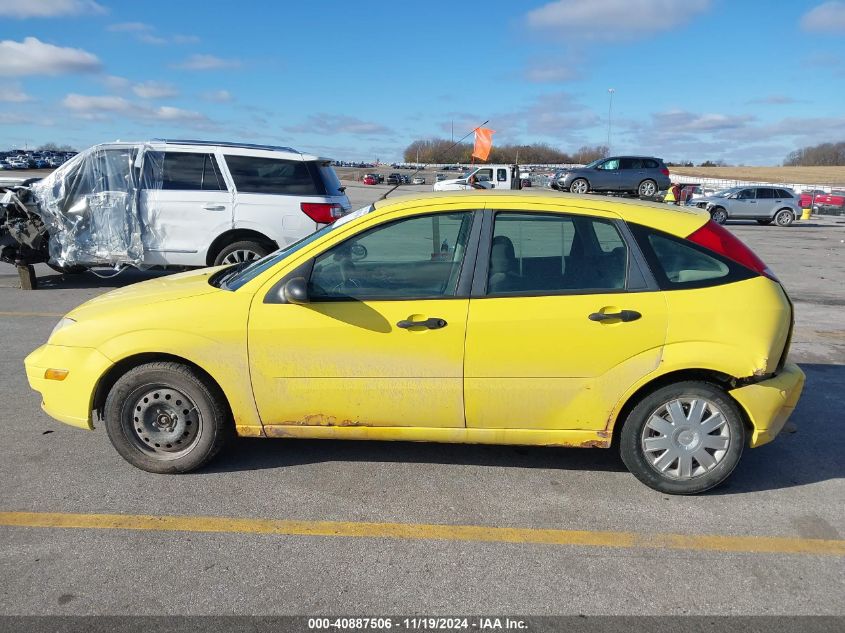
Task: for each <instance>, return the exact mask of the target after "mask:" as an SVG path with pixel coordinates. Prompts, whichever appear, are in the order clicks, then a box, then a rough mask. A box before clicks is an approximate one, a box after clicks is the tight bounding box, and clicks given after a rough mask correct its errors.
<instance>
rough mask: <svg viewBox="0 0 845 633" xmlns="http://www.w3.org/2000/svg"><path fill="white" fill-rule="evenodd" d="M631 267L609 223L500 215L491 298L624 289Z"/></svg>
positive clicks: (490, 272) (493, 252)
mask: <svg viewBox="0 0 845 633" xmlns="http://www.w3.org/2000/svg"><path fill="white" fill-rule="evenodd" d="M627 265H628V249H627V247H626V245H625V242H624V241H623V239H622V236H621V235H620V234H619V231H618V230H617V228H616V226H615V225H614V223H613V222H611V221H609V220H602V219H598V218H588V217H583V216H570V215H562V214H561V215H558V214H539V213H538V214H533V213H498V214H497V215H496V220H495V225H494V229H493V240H492V244H491V248H490V262H489V268H488V280H487V294H488V295H502V294H519V293H533V294H537V293H548V294H556V293H565V292H579V291H600V290H605V291H613V290H623V289H624V288H625V279H626V271H627Z"/></svg>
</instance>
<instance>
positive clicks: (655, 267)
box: [629, 224, 757, 290]
mask: <svg viewBox="0 0 845 633" xmlns="http://www.w3.org/2000/svg"><path fill="white" fill-rule="evenodd" d="M629 226H630V228H631V232H632V233H633V234H634V236H635V238H636V240H637V243H638V245H639V246H640V249H641V250H642V252H643V255H644V256H645V259H646V262H648V265H649V267H650V268H651V271H652V273H653V274H654V277H655V279H657V283H658V285H659V286H660V288H661V289H662V290H683V289H688V288H706V287H709V286H718V285H722V284H729V283H734V282H736V281H742V280H744V279H751V278H752V277H755V276H757V273H755V272H754V271H752V270H751V269H749V268H746V267H745V266H743V265H742V264H739V263H737V262H735V261H733V260H731V259H728V258H727V257H723V256H722V255H719V254H718V253H714V252H713V251H711V250H709V249H707V248H704V247H703V246H699V245H698V244H695V243H693V242H690V241H688V240H685V239H683V238H679V237H675V236H674V235H669V234H668V233H663V232H662V231H658V230H656V229H652V228H650V227H645V226H641V225H638V224H631V225H629Z"/></svg>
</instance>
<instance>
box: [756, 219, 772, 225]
mask: <svg viewBox="0 0 845 633" xmlns="http://www.w3.org/2000/svg"><path fill="white" fill-rule="evenodd" d="M771 223H772V221H771V220H757V224H762V225H763V226H766V225H767V224H771Z"/></svg>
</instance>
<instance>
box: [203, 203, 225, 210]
mask: <svg viewBox="0 0 845 633" xmlns="http://www.w3.org/2000/svg"><path fill="white" fill-rule="evenodd" d="M202 208H203V209H205V210H206V211H222V210H223V209H225V208H226V205H223V204H204V205H203V207H202Z"/></svg>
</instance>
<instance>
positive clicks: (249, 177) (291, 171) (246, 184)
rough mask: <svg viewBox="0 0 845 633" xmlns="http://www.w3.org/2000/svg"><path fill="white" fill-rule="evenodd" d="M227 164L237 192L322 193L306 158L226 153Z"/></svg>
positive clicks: (312, 194)
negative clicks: (290, 158) (292, 158)
mask: <svg viewBox="0 0 845 633" xmlns="http://www.w3.org/2000/svg"><path fill="white" fill-rule="evenodd" d="M226 164H227V165H228V166H229V173H231V174H232V180H234V181H235V187H237V189H238V191H239V192H240V193H264V194H276V195H301V196H315V195H325V190H324V188H323V187H322V186H318V185H317V183H316V182H315V179H314V176H313V175H312V172H311V170H310V169H309V168H308V163H306V162H305V161H301V160H285V159H282V158H263V157H259V156H230V155H227V156H226ZM321 184H322V183H321Z"/></svg>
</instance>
